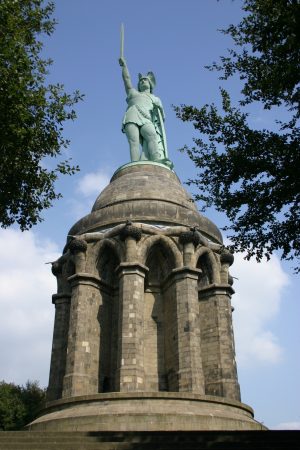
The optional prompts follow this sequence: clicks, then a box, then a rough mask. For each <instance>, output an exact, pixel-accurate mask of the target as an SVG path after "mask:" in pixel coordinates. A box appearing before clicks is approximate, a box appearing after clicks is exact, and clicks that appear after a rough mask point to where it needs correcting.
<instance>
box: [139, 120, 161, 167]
mask: <svg viewBox="0 0 300 450" xmlns="http://www.w3.org/2000/svg"><path fill="white" fill-rule="evenodd" d="M141 135H142V136H143V138H144V139H145V141H146V142H147V148H148V153H149V156H150V159H151V161H155V160H158V159H160V153H159V148H158V143H157V135H156V131H155V128H154V125H153V124H152V123H146V124H145V125H143V126H142V128H141Z"/></svg>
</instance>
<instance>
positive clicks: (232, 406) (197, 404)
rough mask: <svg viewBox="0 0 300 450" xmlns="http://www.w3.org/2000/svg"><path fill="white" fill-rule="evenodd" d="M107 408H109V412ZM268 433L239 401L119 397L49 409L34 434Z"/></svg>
mask: <svg viewBox="0 0 300 450" xmlns="http://www.w3.org/2000/svg"><path fill="white" fill-rule="evenodd" d="M104 406H105V407H104ZM57 424H60V427H61V428H60V430H62V429H63V430H64V431H75V430H76V431H77V430H79V429H80V430H83V431H119V432H120V430H126V431H134V432H137V431H173V430H174V429H175V430H176V429H177V430H181V431H183V430H184V431H193V430H194V431H195V430H198V431H200V430H205V431H209V430H217V431H221V430H235V431H238V430H266V427H265V426H264V425H263V424H261V423H259V422H257V421H255V420H254V419H253V410H252V408H250V407H249V406H248V405H245V404H244V403H240V402H238V401H235V400H230V399H227V398H222V397H215V396H210V395H200V394H194V393H189V392H129V393H127V392H114V393H107V394H95V395H86V396H78V397H72V398H65V399H61V400H56V401H52V402H49V403H47V405H46V408H45V409H44V411H43V413H42V415H41V416H40V417H38V418H37V419H36V420H35V421H34V422H32V423H31V424H30V425H29V427H30V430H33V431H57V426H58V425H57Z"/></svg>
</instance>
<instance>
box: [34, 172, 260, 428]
mask: <svg viewBox="0 0 300 450" xmlns="http://www.w3.org/2000/svg"><path fill="white" fill-rule="evenodd" d="M69 235H71V236H73V238H72V239H71V240H70V241H69V243H68V245H67V246H66V249H65V253H64V254H63V255H62V257H61V258H60V259H59V260H58V261H56V262H55V263H54V264H53V273H54V274H55V276H56V277H57V280H58V293H57V294H56V295H54V296H53V302H54V304H55V307H56V315H55V325H54V335H53V349H52V359H51V370H50V379H49V387H48V401H49V403H48V409H47V410H46V411H45V415H43V416H41V417H40V418H39V419H37V420H36V421H35V422H33V424H31V427H32V429H36V430H39V429H43V430H46V429H49V430H50V429H51V430H52V429H55V427H57V429H61V430H62V429H68V430H74V429H78V430H80V429H82V430H84V429H87V428H86V426H87V425H86V424H87V423H88V424H89V425H88V426H89V430H91V431H92V430H95V431H96V430H108V431H109V430H118V429H119V430H134V429H135V427H136V430H141V429H143V430H155V429H157V430H173V429H174V427H175V429H184V430H195V429H199V430H200V429H260V428H261V425H260V424H259V425H258V424H257V423H256V422H255V421H254V420H253V414H252V412H251V409H249V408H248V407H246V406H245V405H243V404H241V403H240V390H239V384H238V380H237V371H236V364H235V350H234V338H233V331H232V317H231V314H232V307H231V295H232V294H233V293H234V291H233V289H232V287H231V284H232V277H230V275H229V273H228V269H229V266H230V265H231V264H232V262H233V256H232V254H231V253H230V252H229V251H228V250H226V249H225V248H224V246H223V245H222V238H221V235H220V232H219V230H218V229H217V227H216V226H215V225H214V224H213V223H212V222H210V221H209V220H208V219H206V218H205V217H203V216H201V215H200V214H199V213H198V212H197V210H196V207H195V205H194V204H193V203H192V202H191V201H190V198H189V197H188V195H187V193H186V192H185V190H184V189H183V187H182V186H181V184H180V182H179V180H178V178H177V177H176V175H175V174H174V173H172V172H171V171H170V170H168V169H166V168H163V167H158V166H151V165H146V164H145V166H143V165H139V166H133V167H128V166H127V167H126V168H124V170H121V171H119V172H118V174H117V175H116V176H114V177H113V178H112V181H111V183H110V185H109V186H108V187H107V188H106V189H104V191H103V192H102V194H101V195H100V196H99V197H98V199H97V200H96V203H95V205H94V207H93V210H92V213H91V214H90V215H89V216H86V217H85V218H83V219H82V220H81V221H79V222H78V223H77V224H76V225H75V226H74V227H73V228H72V229H71V231H70V232H69ZM74 235H75V236H74ZM80 399H81V400H80ZM105 399H107V402H106V400H105ZM105 402H106V403H105ZM133 404H134V405H135V406H134V407H133ZM103 408H104V409H103ZM105 411H106V412H105ZM75 417H76V419H75ZM126 417H127V419H126ZM72 418H73V419H72ZM176 427H177V428H176ZM178 427H182V428H178Z"/></svg>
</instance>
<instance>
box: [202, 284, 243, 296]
mask: <svg viewBox="0 0 300 450" xmlns="http://www.w3.org/2000/svg"><path fill="white" fill-rule="evenodd" d="M234 293H235V291H234V289H233V288H232V287H231V286H230V285H229V284H217V283H213V284H209V285H208V286H205V287H204V288H202V289H199V295H201V300H202V299H205V298H206V297H211V296H214V295H229V296H231V295H233V294H234Z"/></svg>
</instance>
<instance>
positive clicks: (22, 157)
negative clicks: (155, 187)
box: [0, 0, 82, 230]
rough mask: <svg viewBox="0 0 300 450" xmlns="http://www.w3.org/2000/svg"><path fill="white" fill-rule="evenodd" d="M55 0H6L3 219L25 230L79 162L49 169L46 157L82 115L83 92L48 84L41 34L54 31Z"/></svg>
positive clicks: (0, 129) (0, 138)
mask: <svg viewBox="0 0 300 450" xmlns="http://www.w3.org/2000/svg"><path fill="white" fill-rule="evenodd" d="M53 10H54V4H53V3H52V2H50V3H48V4H46V5H44V2H43V1H42V0H18V1H16V0H3V1H1V3H0V30H1V31H0V167H1V171H0V222H1V226H3V227H7V226H10V225H12V224H13V223H18V224H19V226H20V228H21V230H25V229H28V228H30V227H31V226H32V225H34V224H36V223H37V222H39V221H41V220H42V216H41V213H42V211H43V209H45V208H49V207H50V206H51V205H52V202H53V201H54V200H55V199H57V198H59V197H60V196H61V194H60V193H56V192H55V181H56V180H57V178H58V175H59V174H69V175H70V174H73V173H74V172H76V171H77V170H78V167H77V166H72V165H70V162H69V161H61V162H59V163H58V165H57V166H56V167H54V169H53V170H51V169H47V168H46V167H47V166H46V164H45V158H49V157H50V158H57V157H59V156H61V149H62V148H64V147H67V145H68V141H67V140H66V139H65V138H64V136H63V134H62V132H63V125H64V122H65V121H67V120H74V119H75V117H76V114H75V111H74V110H73V105H75V104H76V103H77V102H78V101H79V100H80V99H81V98H82V97H81V96H80V94H79V93H78V92H75V93H74V94H72V95H69V94H66V93H65V92H64V88H63V85H61V84H57V85H47V84H46V82H45V77H46V75H47V72H48V68H49V66H50V64H51V60H44V59H42V58H41V57H40V52H41V49H42V43H41V41H39V40H38V37H39V36H40V35H41V34H47V35H51V33H52V32H53V31H54V26H55V21H54V19H52V18H51V15H52V13H53Z"/></svg>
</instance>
